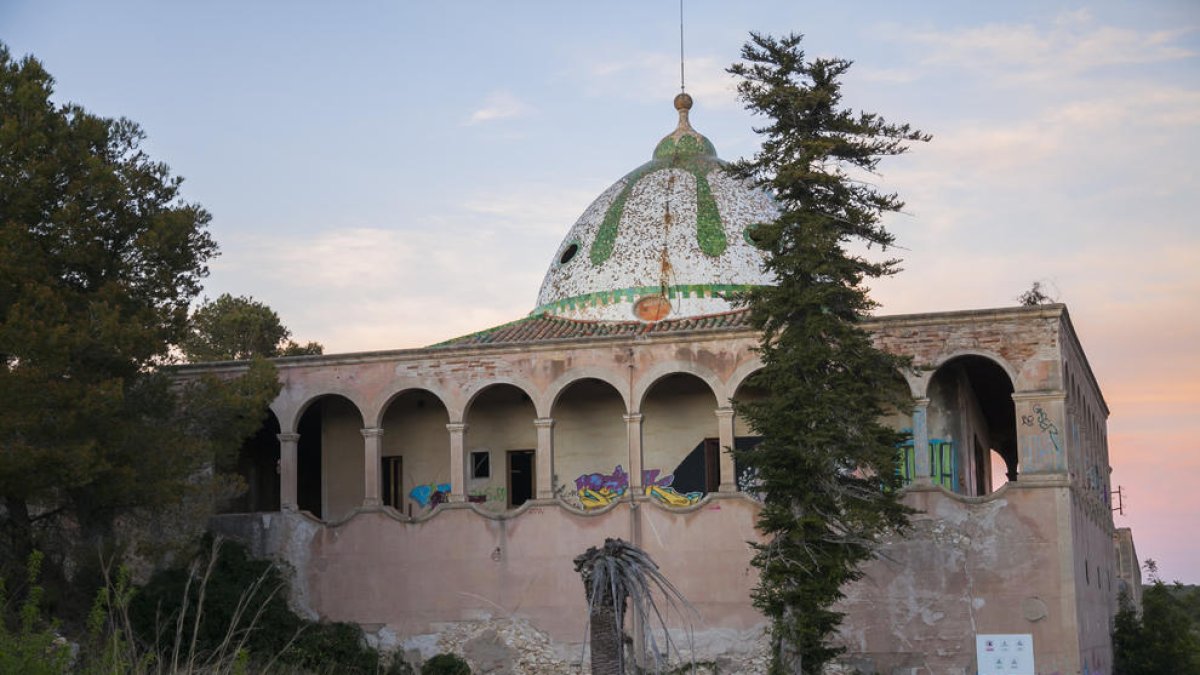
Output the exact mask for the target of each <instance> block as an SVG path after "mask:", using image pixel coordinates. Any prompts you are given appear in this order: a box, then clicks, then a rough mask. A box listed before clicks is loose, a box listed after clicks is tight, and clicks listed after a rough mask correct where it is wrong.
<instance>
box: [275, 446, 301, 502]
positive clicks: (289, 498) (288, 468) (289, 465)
mask: <svg viewBox="0 0 1200 675" xmlns="http://www.w3.org/2000/svg"><path fill="white" fill-rule="evenodd" d="M275 437H276V438H278V439H279V510H280V511H296V510H298V509H299V506H297V500H296V483H297V480H298V471H297V463H298V461H299V460H298V459H297V457H296V456H297V451H296V448H297V446H298V445H299V443H300V434H294V433H287V434H276V436H275Z"/></svg>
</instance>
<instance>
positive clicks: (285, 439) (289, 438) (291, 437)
mask: <svg viewBox="0 0 1200 675" xmlns="http://www.w3.org/2000/svg"><path fill="white" fill-rule="evenodd" d="M275 438H278V439H279V442H280V443H298V442H299V441H300V434H275Z"/></svg>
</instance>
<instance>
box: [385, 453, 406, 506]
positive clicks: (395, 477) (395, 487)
mask: <svg viewBox="0 0 1200 675" xmlns="http://www.w3.org/2000/svg"><path fill="white" fill-rule="evenodd" d="M381 459H382V461H383V467H382V469H383V470H382V472H381V473H382V474H383V505H384V506H390V507H392V508H393V509H396V510H397V511H403V510H404V458H403V457H400V456H399V455H396V456H388V457H383V458H381Z"/></svg>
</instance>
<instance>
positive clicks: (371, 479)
mask: <svg viewBox="0 0 1200 675" xmlns="http://www.w3.org/2000/svg"><path fill="white" fill-rule="evenodd" d="M361 431H362V435H363V481H364V483H363V506H365V507H377V506H380V505H381V504H383V501H382V500H380V499H379V457H380V455H381V454H382V453H381V452H380V450H381V446H382V445H383V428H382V427H368V428H366V429H362V430H361Z"/></svg>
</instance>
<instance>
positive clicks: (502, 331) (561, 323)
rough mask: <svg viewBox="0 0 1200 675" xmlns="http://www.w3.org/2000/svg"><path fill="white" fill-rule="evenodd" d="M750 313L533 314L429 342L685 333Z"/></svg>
mask: <svg viewBox="0 0 1200 675" xmlns="http://www.w3.org/2000/svg"><path fill="white" fill-rule="evenodd" d="M749 326H750V312H749V311H748V310H745V309H739V310H734V311H732V312H724V313H722V314H709V315H707V316H694V317H688V318H683V319H668V320H666V321H659V322H656V323H642V322H641V321H581V320H579V319H566V318H563V317H561V316H552V315H550V314H536V315H534V316H529V317H526V318H524V319H518V320H516V321H513V322H511V323H506V324H504V325H502V326H496V327H495V328H489V329H487V330H482V331H479V332H478V333H472V334H470V335H464V336H462V337H458V338H454V339H451V340H447V341H445V342H440V343H438V344H436V345H432V347H433V348H442V347H469V346H472V345H499V344H528V343H535V342H544V341H547V340H570V339H575V338H590V337H608V336H614V335H626V336H630V337H632V336H636V335H659V334H663V333H687V332H692V331H705V330H722V329H726V330H727V329H731V328H747V327H749Z"/></svg>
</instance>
